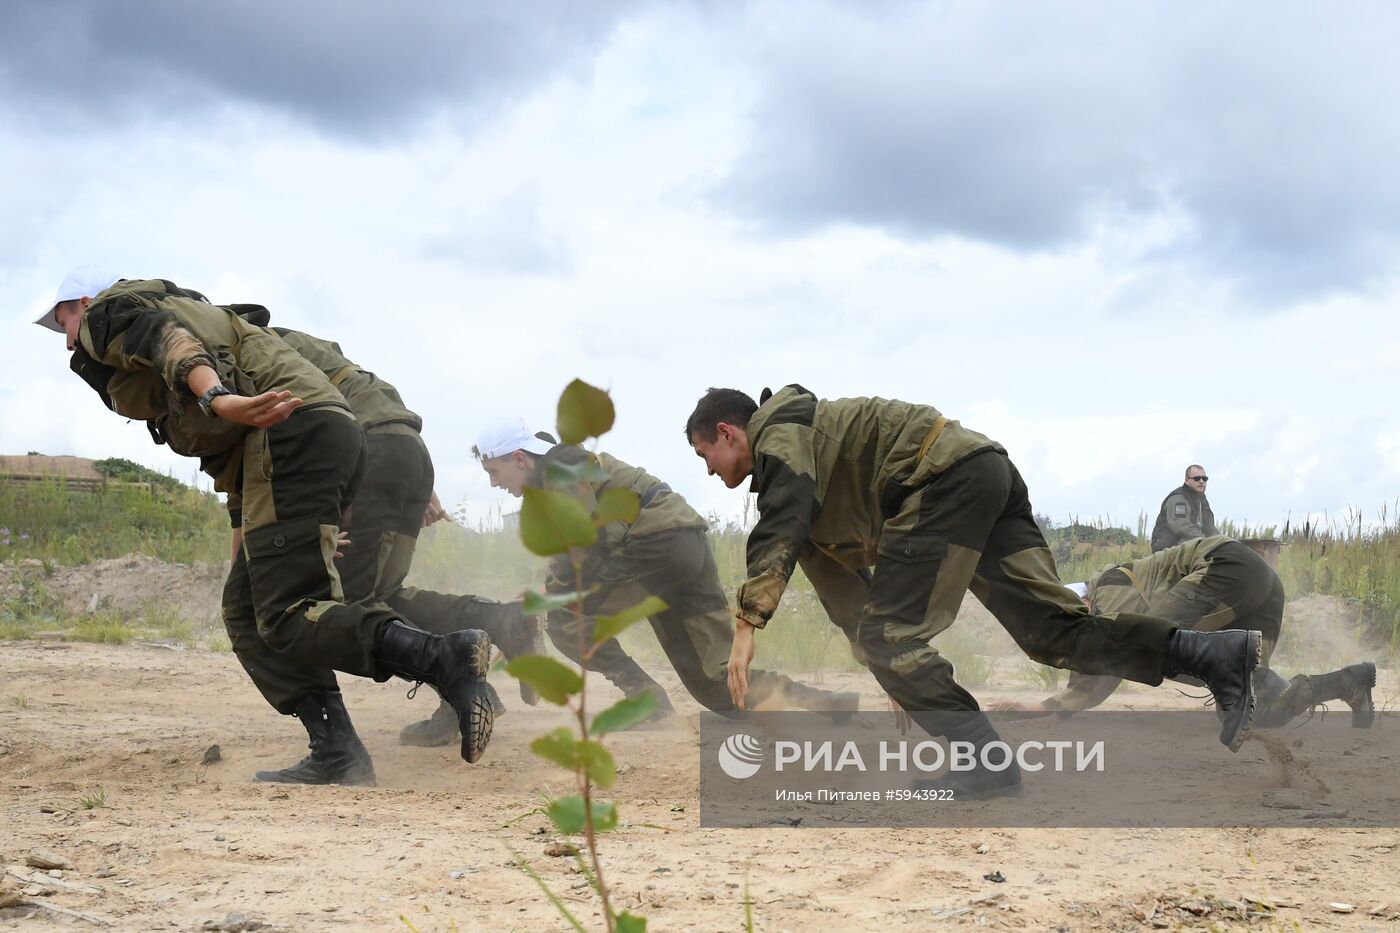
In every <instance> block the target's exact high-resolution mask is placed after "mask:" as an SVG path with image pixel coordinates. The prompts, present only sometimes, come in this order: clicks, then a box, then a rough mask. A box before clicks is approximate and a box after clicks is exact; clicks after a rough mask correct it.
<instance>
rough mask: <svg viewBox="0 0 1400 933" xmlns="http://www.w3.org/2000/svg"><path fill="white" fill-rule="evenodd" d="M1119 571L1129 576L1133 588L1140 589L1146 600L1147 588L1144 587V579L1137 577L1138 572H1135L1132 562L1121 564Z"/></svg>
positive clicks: (1139, 592)
mask: <svg viewBox="0 0 1400 933" xmlns="http://www.w3.org/2000/svg"><path fill="white" fill-rule="evenodd" d="M1118 571H1119V572H1120V573H1121V574H1123V576H1125V577H1127V578H1128V582H1129V583H1131V584H1132V585H1133V589H1135V590H1137V591H1138V595H1139V596H1141V597H1142V598H1143V599H1144V600H1145V599H1147V590H1145V589H1143V586H1142V581H1140V580H1139V579H1138V578H1137V574H1135V573H1133V568H1132V565H1131V564H1120V565H1119V567H1118Z"/></svg>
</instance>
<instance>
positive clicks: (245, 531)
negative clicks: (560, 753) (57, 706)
mask: <svg viewBox="0 0 1400 933" xmlns="http://www.w3.org/2000/svg"><path fill="white" fill-rule="evenodd" d="M193 294H194V296H197V294H198V293H193ZM245 307H246V306H245ZM36 323H38V324H40V325H42V326H45V327H48V328H50V329H52V330H57V331H59V332H61V333H64V334H65V335H66V336H67V339H68V348H69V350H70V351H72V353H73V357H72V362H71V368H72V369H73V371H74V372H75V373H77V374H78V375H79V376H80V377H82V378H83V379H84V381H86V382H87V383H88V384H89V385H90V386H91V387H92V388H93V389H94V390H96V391H97V393H98V395H99V396H100V397H101V398H102V400H103V402H104V403H105V404H106V405H107V406H108V407H109V408H111V409H112V410H113V411H116V412H117V413H118V414H121V415H123V416H125V417H128V418H140V419H142V420H144V421H146V422H147V424H148V427H149V429H150V431H151V434H152V437H153V438H154V439H155V440H156V442H157V443H168V444H169V445H170V447H171V449H172V450H174V451H175V452H176V453H179V454H183V455H186V456H193V457H198V458H199V459H200V467H201V469H203V470H204V471H205V472H206V473H208V474H209V475H211V476H213V477H214V488H215V489H216V490H218V491H220V492H224V493H227V494H228V495H229V501H230V515H231V517H232V519H233V524H234V527H236V528H239V529H240V533H241V536H242V542H241V543H242V546H241V547H240V548H239V551H238V555H237V558H236V559H235V560H234V562H233V566H232V568H231V569H230V573H229V579H228V582H227V584H226V586H225V597H224V602H225V607H226V608H227V609H231V610H232V612H233V616H234V618H235V619H236V620H251V621H252V624H253V625H254V626H255V628H256V632H257V637H258V639H260V641H261V642H262V643H263V645H264V646H265V647H266V648H268V649H271V650H270V652H259V654H260V656H261V657H262V658H269V657H276V658H286V659H291V660H293V661H295V662H296V663H297V665H299V667H298V671H306V670H322V669H325V668H331V669H334V670H337V671H342V672H344V673H348V674H356V675H359V676H365V677H373V678H374V679H376V680H381V681H382V680H387V679H388V678H389V677H390V676H398V677H402V678H403V679H405V680H411V681H418V682H423V683H427V684H429V685H430V686H432V687H433V688H434V689H436V690H437V691H438V692H439V693H440V694H441V695H442V696H443V698H444V699H445V700H446V701H447V702H448V703H449V704H450V705H451V706H452V708H453V710H454V711H455V712H456V714H457V717H458V721H459V724H460V729H461V733H462V736H463V739H462V746H461V755H462V757H463V758H464V759H465V760H467V761H476V760H478V759H479V758H480V757H481V755H482V753H483V752H484V751H485V749H486V745H487V742H488V741H489V740H490V737H491V724H492V717H491V706H490V702H489V699H488V697H487V695H486V693H485V691H484V688H483V685H484V684H485V675H486V668H487V664H488V662H489V654H490V639H489V638H488V637H487V635H486V633H484V632H481V631H475V630H469V631H463V632H454V633H452V634H451V635H446V636H442V635H432V634H428V633H426V632H423V631H421V630H419V629H416V628H414V627H413V626H411V625H407V624H405V623H404V622H403V621H402V620H401V619H400V618H398V616H397V615H395V614H394V613H393V612H392V611H391V610H389V609H388V608H387V607H383V606H371V605H366V604H349V603H347V602H346V601H345V599H344V593H343V592H342V589H341V585H340V580H339V576H338V574H337V573H336V571H335V569H334V563H333V562H334V555H335V550H336V541H337V535H338V527H339V525H340V522H341V516H342V513H343V512H344V510H345V508H346V505H347V503H348V502H349V501H350V499H351V498H352V495H353V493H354V490H355V486H356V484H357V482H358V481H359V478H360V475H361V472H362V471H363V469H364V459H365V436H364V431H363V430H362V429H361V427H360V425H359V424H358V423H357V422H356V421H355V418H354V416H353V415H352V414H351V413H350V410H349V407H348V406H347V404H346V402H345V399H344V397H343V396H342V395H341V394H340V392H339V391H337V390H336V388H335V387H334V386H333V385H331V382H330V380H329V379H327V378H326V376H325V375H324V374H323V373H322V372H321V371H320V370H319V369H317V368H316V367H314V366H312V365H311V364H310V363H309V362H307V361H306V360H305V359H304V358H303V357H302V356H301V355H300V354H298V353H297V352H296V351H295V350H293V349H292V348H291V347H290V346H288V345H287V343H286V342H285V341H284V340H282V338H281V337H279V336H277V335H276V334H274V333H272V332H271V331H268V330H265V329H264V328H260V327H255V326H253V325H252V324H250V323H248V322H247V321H245V320H243V318H241V317H240V316H239V314H238V309H237V308H232V307H228V308H226V307H218V306H214V305H210V304H208V303H207V302H205V301H202V300H198V297H193V296H192V295H191V294H190V293H187V292H186V291H185V290H183V289H181V288H179V287H178V286H176V285H174V284H172V283H170V282H168V281H165V280H161V279H153V280H148V281H127V280H117V279H116V277H115V276H110V275H102V274H100V273H98V272H97V271H96V270H93V269H91V268H90V267H85V268H84V269H83V270H77V271H75V272H74V273H73V274H71V275H70V276H69V278H68V279H66V280H65V281H64V283H63V284H62V286H60V289H59V292H58V295H57V298H56V300H55V304H54V306H53V307H52V308H51V309H50V310H49V312H48V313H46V314H45V315H44V316H43V317H41V318H40V319H39V320H38V321H37V322H36ZM243 641H244V643H245V645H246V643H247V639H243ZM242 659H243V656H240V660H242ZM255 667H256V665H255ZM249 673H250V675H251V676H253V677H254V680H255V682H256V683H257V685H258V688H259V689H260V690H262V692H263V695H264V696H265V697H266V698H267V699H268V701H269V702H270V703H271V704H272V705H273V707H274V708H275V709H277V711H278V712H280V713H283V714H286V715H297V716H299V717H300V718H301V719H302V721H303V723H304V724H305V725H306V726H307V729H308V732H309V733H310V734H311V736H312V739H313V742H315V741H318V740H319V738H318V735H317V727H324V724H325V723H326V722H328V721H329V720H330V718H331V717H337V718H339V717H345V719H346V721H347V722H348V717H346V716H345V713H344V704H343V702H342V701H341V699H340V695H339V692H338V691H334V690H329V691H328V690H327V684H326V683H325V682H324V681H321V680H318V679H314V678H312V679H307V678H304V677H302V678H298V679H294V680H292V681H288V682H283V681H279V680H275V679H274V680H272V681H268V680H260V679H259V675H258V674H255V673H254V670H253V669H250V670H249ZM321 731H322V735H324V728H321Z"/></svg>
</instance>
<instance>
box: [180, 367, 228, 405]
mask: <svg viewBox="0 0 1400 933" xmlns="http://www.w3.org/2000/svg"><path fill="white" fill-rule="evenodd" d="M219 384H220V381H219V374H218V373H216V372H215V371H214V368H213V367H212V366H205V365H203V364H200V365H199V366H195V367H194V368H192V369H191V370H190V371H189V373H188V374H187V375H186V376H185V385H187V386H189V389H190V391H191V392H192V393H194V396H195V398H198V397H199V396H201V395H203V394H204V393H205V392H208V391H209V390H210V389H212V388H214V386H216V385H219Z"/></svg>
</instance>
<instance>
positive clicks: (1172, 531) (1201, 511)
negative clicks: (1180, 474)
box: [1152, 483, 1216, 552]
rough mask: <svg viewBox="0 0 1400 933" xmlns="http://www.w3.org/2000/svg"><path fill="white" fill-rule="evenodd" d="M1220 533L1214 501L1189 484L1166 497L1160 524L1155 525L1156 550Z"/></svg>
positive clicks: (1184, 484)
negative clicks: (1217, 531) (1211, 507)
mask: <svg viewBox="0 0 1400 933" xmlns="http://www.w3.org/2000/svg"><path fill="white" fill-rule="evenodd" d="M1213 534H1216V528H1215V513H1214V512H1212V511H1211V510H1210V502H1209V501H1208V500H1207V499H1206V497H1205V496H1204V495H1202V494H1201V493H1198V492H1196V490H1194V489H1192V488H1191V487H1190V486H1189V485H1187V484H1186V483H1182V484H1181V485H1180V486H1178V487H1177V488H1176V489H1173V490H1172V491H1171V492H1170V493H1169V494H1168V495H1167V497H1166V498H1165V499H1163V500H1162V508H1161V509H1160V510H1159V511H1158V512H1157V523H1156V524H1155V525H1153V526H1152V550H1153V551H1154V552H1155V551H1160V550H1162V549H1164V548H1169V547H1173V546H1174V545H1177V544H1180V543H1181V542H1183V541H1189V540H1191V539H1192V538H1208V537H1210V536H1211V535H1213Z"/></svg>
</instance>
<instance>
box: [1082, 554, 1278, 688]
mask: <svg viewBox="0 0 1400 933" xmlns="http://www.w3.org/2000/svg"><path fill="white" fill-rule="evenodd" d="M1202 558H1203V560H1202V565H1201V566H1200V567H1198V568H1196V569H1195V570H1194V571H1192V572H1191V573H1190V574H1187V575H1186V576H1184V577H1182V578H1181V579H1180V580H1178V581H1177V582H1176V583H1175V584H1173V585H1172V587H1171V588H1170V589H1168V590H1167V591H1166V592H1165V593H1161V594H1157V593H1152V594H1149V595H1148V596H1147V597H1145V599H1147V601H1148V605H1149V608H1150V609H1151V611H1152V612H1153V613H1154V614H1155V615H1158V616H1161V617H1162V618H1164V619H1166V620H1168V621H1170V622H1174V623H1176V625H1177V626H1179V627H1180V628H1186V629H1194V630H1195V631H1199V632H1219V631H1223V630H1224V629H1246V630H1250V629H1252V630H1254V631H1257V632H1259V633H1261V634H1262V635H1263V642H1264V643H1263V652H1262V660H1261V663H1260V669H1261V670H1262V669H1265V668H1267V667H1268V665H1269V658H1270V657H1271V656H1272V655H1273V652H1274V648H1275V647H1277V645H1278V639H1279V631H1280V629H1281V628H1282V626H1283V604H1284V592H1283V581H1282V580H1280V579H1279V576H1278V574H1277V573H1275V572H1274V569H1273V568H1272V567H1270V566H1269V565H1268V563H1267V562H1266V561H1265V560H1264V559H1263V558H1262V557H1260V556H1259V555H1258V554H1256V553H1255V552H1254V549H1253V548H1251V547H1249V546H1248V545H1247V544H1241V543H1240V542H1238V541H1225V542H1222V543H1221V544H1219V545H1217V546H1216V547H1214V548H1212V549H1211V550H1209V551H1207V552H1206V553H1205V554H1203V555H1202ZM1109 587H1125V588H1127V589H1128V590H1132V589H1134V587H1133V582H1132V580H1131V579H1129V577H1128V575H1127V574H1125V573H1123V571H1121V570H1118V569H1114V570H1109V571H1106V572H1105V573H1104V574H1103V576H1102V577H1100V578H1099V582H1098V587H1097V589H1096V593H1106V592H1107V589H1108V588H1109ZM1125 595H1128V596H1132V595H1134V594H1132V593H1125ZM1105 601H1106V602H1111V603H1113V604H1121V600H1116V599H1111V598H1106V599H1105ZM1299 676H1300V677H1301V676H1303V675H1299ZM1295 679H1297V678H1295ZM1120 683H1121V681H1120V680H1119V678H1116V677H1088V676H1083V675H1079V674H1076V675H1073V676H1071V677H1070V679H1069V683H1068V685H1067V686H1066V689H1065V692H1064V693H1063V694H1061V695H1060V697H1058V698H1057V706H1058V708H1060V709H1063V710H1065V711H1069V712H1073V711H1076V710H1084V709H1091V708H1093V707H1095V706H1098V705H1099V704H1100V703H1102V702H1103V701H1104V700H1106V699H1108V697H1109V695H1110V694H1112V693H1113V691H1114V690H1117V689H1118V685H1119V684H1120ZM1262 699H1263V695H1262V692H1261V700H1262ZM1264 706H1265V704H1264V703H1263V702H1261V703H1260V707H1261V709H1263V707H1264Z"/></svg>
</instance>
